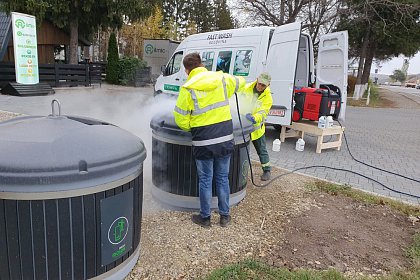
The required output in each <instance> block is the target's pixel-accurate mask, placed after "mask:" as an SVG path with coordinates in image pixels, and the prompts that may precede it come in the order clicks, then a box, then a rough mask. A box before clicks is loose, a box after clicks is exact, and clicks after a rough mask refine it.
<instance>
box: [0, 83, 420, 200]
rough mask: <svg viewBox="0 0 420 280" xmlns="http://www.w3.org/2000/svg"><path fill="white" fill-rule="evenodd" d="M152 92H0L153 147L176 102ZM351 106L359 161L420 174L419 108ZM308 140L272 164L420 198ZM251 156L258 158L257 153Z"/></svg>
mask: <svg viewBox="0 0 420 280" xmlns="http://www.w3.org/2000/svg"><path fill="white" fill-rule="evenodd" d="M152 96H153V94H152V89H151V88H141V89H139V88H126V87H113V86H107V85H104V86H103V87H102V88H101V89H99V88H95V89H85V88H73V89H64V90H63V89H59V90H57V93H56V94H55V95H51V96H42V97H13V96H6V95H0V110H3V111H10V112H17V113H23V114H30V115H48V114H50V112H51V105H50V103H51V100H52V99H54V98H56V99H58V100H60V102H61V106H62V111H63V114H68V115H82V116H87V117H93V118H98V119H101V120H104V121H108V122H111V123H114V124H117V125H119V126H121V127H123V128H125V129H127V130H129V131H131V132H133V133H135V134H136V135H138V136H139V137H140V138H142V139H143V140H144V141H145V144H146V147H150V143H149V141H150V139H151V131H150V128H149V122H150V118H151V116H153V115H154V114H155V113H156V112H158V111H160V110H162V109H163V108H165V107H167V109H168V110H172V108H173V103H172V102H167V101H162V100H161V101H158V102H157V101H156V100H154V99H153V97H152ZM347 110H348V111H347V114H346V115H347V120H346V122H345V123H344V125H345V126H346V135H347V138H348V140H349V146H350V149H351V151H352V153H353V155H354V156H355V157H356V158H357V159H359V160H362V161H365V162H367V163H369V164H372V165H375V166H378V167H381V168H384V169H388V170H392V171H394V172H397V173H399V174H403V175H407V176H410V177H414V178H417V179H419V178H420V146H419V144H420V141H419V139H420V124H419V120H420V110H418V109H417V110H416V109H371V108H355V107H348V109H347ZM278 137H279V136H278V132H277V131H276V130H274V129H273V128H268V129H267V143H268V148H269V149H270V150H271V144H272V141H273V140H274V139H275V138H278ZM326 140H328V137H327V139H326ZM305 141H306V145H305V151H304V152H297V151H295V150H294V147H295V142H296V139H293V138H289V139H286V142H285V143H282V145H281V151H280V152H271V151H270V156H271V162H272V163H273V164H274V165H277V166H279V167H282V168H286V169H289V170H293V169H295V168H298V167H303V166H309V165H315V164H316V165H326V166H333V167H339V168H346V169H350V170H353V171H355V172H359V173H362V174H365V175H366V176H369V177H372V178H374V179H376V180H378V181H380V182H382V183H384V184H386V185H387V186H389V187H390V188H394V189H397V190H399V191H403V192H407V193H411V194H413V195H417V196H420V184H418V183H415V182H412V181H409V180H406V179H402V178H399V177H396V176H394V175H390V174H387V173H384V172H381V171H377V170H374V169H372V168H369V167H366V166H364V165H362V164H359V163H356V162H355V161H353V160H352V159H351V157H350V156H349V153H348V151H347V149H346V147H345V145H343V147H342V150H341V151H335V150H324V151H323V152H322V153H321V154H316V153H315V146H316V139H315V138H314V137H310V136H309V135H307V136H305ZM252 157H253V158H254V159H256V158H257V157H256V154H255V152H253V154H252ZM150 159H151V157H150V156H149V157H148V158H147V160H146V162H145V168H146V170H145V174H148V172H149V171H150V170H147V169H148V168H150V166H149V167H148V166H147V165H148V162H149V161H150ZM302 173H305V174H308V175H312V176H316V177H319V178H323V179H328V180H331V181H334V182H338V183H343V184H350V185H352V186H354V187H357V188H360V189H364V190H367V191H371V192H375V193H378V194H381V195H386V196H390V197H396V198H400V199H403V200H408V201H410V202H414V203H420V201H419V200H418V199H413V198H411V197H407V196H404V195H400V194H397V193H395V192H392V191H389V190H386V189H384V188H383V187H381V186H379V185H377V184H375V183H373V182H371V181H368V180H367V179H364V178H361V177H360V176H357V175H354V174H351V173H347V172H341V171H339V172H336V171H331V170H328V169H325V168H317V169H309V170H306V171H303V172H302Z"/></svg>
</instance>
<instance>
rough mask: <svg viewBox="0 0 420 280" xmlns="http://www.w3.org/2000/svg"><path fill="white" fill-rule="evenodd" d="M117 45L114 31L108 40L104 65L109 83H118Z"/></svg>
mask: <svg viewBox="0 0 420 280" xmlns="http://www.w3.org/2000/svg"><path fill="white" fill-rule="evenodd" d="M118 62H119V58H118V47H117V38H116V37H115V33H111V36H110V37H109V42H108V59H107V65H106V80H107V82H109V83H111V84H118Z"/></svg>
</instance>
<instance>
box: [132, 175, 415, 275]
mask: <svg viewBox="0 0 420 280" xmlns="http://www.w3.org/2000/svg"><path fill="white" fill-rule="evenodd" d="M258 169H259V168H257V167H256V168H255V170H256V173H260V172H259V170H258ZM281 172H284V171H281V170H278V169H275V170H273V175H276V174H279V173H281ZM256 177H257V178H258V177H259V174H256ZM314 182H315V181H314V180H313V179H311V178H308V177H305V176H301V175H297V174H293V175H288V176H285V177H282V178H281V179H280V180H277V181H275V182H274V183H273V184H272V185H270V186H268V187H266V188H257V187H253V186H251V183H250V182H249V184H248V188H247V195H246V198H245V199H244V201H242V202H241V203H240V204H239V205H237V206H235V207H232V209H231V210H232V217H233V219H232V224H231V225H230V226H228V227H227V228H221V227H220V226H219V225H218V219H219V217H218V215H217V213H213V215H212V223H213V224H212V227H211V228H210V229H203V228H201V227H199V226H197V225H195V224H193V223H192V222H191V220H190V217H191V213H189V212H180V211H169V210H163V209H160V210H159V208H158V207H153V204H154V202H153V199H152V198H151V197H150V194H148V193H147V192H146V194H145V205H146V206H145V207H146V208H147V209H144V210H145V212H144V216H143V223H142V226H143V228H142V237H141V238H142V239H141V248H142V249H141V256H140V259H139V262H138V264H137V266H136V267H135V268H134V270H133V271H132V273H131V274H130V275H129V276H128V277H127V279H148V280H151V279H197V278H202V277H204V276H206V275H208V274H209V273H210V272H211V271H213V270H214V269H217V268H221V267H223V266H225V265H228V264H233V263H236V262H239V261H243V260H246V259H255V260H259V261H261V262H263V263H267V264H269V265H273V266H277V267H287V268H289V269H295V268H313V269H327V268H336V269H338V270H340V271H343V272H345V273H346V275H349V276H352V275H359V274H361V273H363V274H364V275H379V274H386V273H387V272H389V271H392V270H394V269H396V268H409V267H410V263H409V262H408V260H407V258H406V257H405V249H406V248H407V247H409V246H410V245H411V243H412V237H413V234H414V233H415V231H416V230H418V229H419V226H418V225H417V224H415V225H413V224H412V223H411V222H410V220H409V219H408V217H406V216H404V215H402V214H400V213H399V212H397V211H396V210H393V209H391V208H389V207H387V206H383V205H377V206H373V205H367V204H364V203H360V202H356V201H354V200H353V199H351V198H347V197H344V196H341V195H338V196H333V195H329V194H326V193H321V192H319V191H311V190H309V188H307V187H306V186H307V185H308V184H313V183H314Z"/></svg>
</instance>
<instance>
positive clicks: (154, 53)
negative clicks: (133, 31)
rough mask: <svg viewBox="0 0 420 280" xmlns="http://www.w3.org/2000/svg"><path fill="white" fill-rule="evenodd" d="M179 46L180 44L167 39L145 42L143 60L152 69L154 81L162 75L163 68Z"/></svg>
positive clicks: (146, 40) (147, 40)
mask: <svg viewBox="0 0 420 280" xmlns="http://www.w3.org/2000/svg"><path fill="white" fill-rule="evenodd" d="M178 45H179V42H176V41H172V40H167V39H145V40H144V44H143V46H144V50H143V60H144V61H146V62H147V66H150V67H152V78H153V79H156V78H157V77H158V76H159V75H160V74H161V69H162V66H165V65H166V63H167V62H168V60H169V58H170V57H171V56H172V54H173V53H174V51H175V49H176V48H177V47H178Z"/></svg>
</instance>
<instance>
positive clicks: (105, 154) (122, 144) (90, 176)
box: [0, 116, 146, 198]
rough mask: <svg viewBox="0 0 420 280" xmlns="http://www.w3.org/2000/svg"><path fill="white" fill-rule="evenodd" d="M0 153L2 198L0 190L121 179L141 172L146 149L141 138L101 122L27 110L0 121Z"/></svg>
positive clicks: (54, 188) (64, 187)
mask: <svg viewBox="0 0 420 280" xmlns="http://www.w3.org/2000/svg"><path fill="white" fill-rule="evenodd" d="M0 155H1V157H0V182H1V184H0V198H2V192H3V193H4V192H16V193H32V192H36V193H43V192H62V191H72V190H80V189H86V188H90V187H94V186H96V187H97V186H101V185H104V184H108V185H109V184H110V183H112V182H120V181H121V179H123V178H127V177H130V176H132V175H133V174H136V175H138V174H139V173H140V171H141V168H142V163H143V161H144V160H145V158H146V149H145V146H144V143H143V142H142V140H141V139H140V138H138V137H136V136H134V135H133V134H131V133H129V132H127V131H125V130H123V129H121V128H119V127H117V126H114V125H111V124H108V123H105V122H101V121H98V120H94V119H88V118H83V117H72V116H46V117H45V116H31V117H19V118H15V119H12V120H9V121H6V122H2V123H0ZM115 187H117V186H115ZM108 188H109V186H108Z"/></svg>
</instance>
